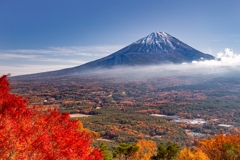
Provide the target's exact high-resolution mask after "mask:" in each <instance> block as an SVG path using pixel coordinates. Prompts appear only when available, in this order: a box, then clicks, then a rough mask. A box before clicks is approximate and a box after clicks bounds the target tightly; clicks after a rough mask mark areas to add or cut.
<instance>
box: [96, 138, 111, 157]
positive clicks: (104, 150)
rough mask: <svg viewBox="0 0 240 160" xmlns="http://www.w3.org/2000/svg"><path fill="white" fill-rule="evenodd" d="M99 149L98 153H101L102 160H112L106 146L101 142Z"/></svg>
mask: <svg viewBox="0 0 240 160" xmlns="http://www.w3.org/2000/svg"><path fill="white" fill-rule="evenodd" d="M99 148H100V152H103V154H104V155H103V159H104V160H112V156H111V155H110V152H109V150H108V146H107V145H105V144H104V142H102V143H101V144H100V146H99Z"/></svg>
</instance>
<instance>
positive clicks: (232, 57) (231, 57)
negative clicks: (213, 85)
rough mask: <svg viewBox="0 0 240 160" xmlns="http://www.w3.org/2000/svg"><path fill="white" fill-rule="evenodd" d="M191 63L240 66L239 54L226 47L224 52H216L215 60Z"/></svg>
mask: <svg viewBox="0 0 240 160" xmlns="http://www.w3.org/2000/svg"><path fill="white" fill-rule="evenodd" d="M192 63H193V64H199V65H202V66H230V67H237V66H240V55H239V54H236V53H234V52H233V50H232V49H230V48H226V49H225V50H224V52H219V53H218V54H217V59H215V60H205V61H193V62H192Z"/></svg>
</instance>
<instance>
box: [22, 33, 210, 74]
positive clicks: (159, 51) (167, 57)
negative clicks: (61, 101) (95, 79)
mask: <svg viewBox="0 0 240 160" xmlns="http://www.w3.org/2000/svg"><path fill="white" fill-rule="evenodd" d="M214 58H215V57H213V56H212V55H209V54H204V53H202V52H200V51H198V50H196V49H194V48H192V47H190V46H188V45H187V44H185V43H183V42H181V41H180V40H178V39H177V38H175V37H173V36H171V35H169V34H167V33H166V32H158V31H157V32H153V33H151V34H150V35H148V36H146V37H144V38H142V39H139V40H138V41H136V42H133V43H132V44H130V45H129V46H126V47H124V48H122V49H121V50H119V51H117V52H115V53H113V54H111V55H109V56H106V57H103V58H101V59H98V60H95V61H92V62H88V63H86V64H83V65H80V66H77V67H74V68H67V69H62V70H58V71H51V72H44V73H37V74H31V75H24V76H19V77H25V78H27V77H29V78H31V77H32V78H37V77H53V76H63V75H77V74H81V73H86V72H91V71H92V70H96V69H105V68H116V67H120V66H141V65H163V64H167V63H173V64H179V63H184V62H186V63H188V62H192V61H202V60H210V59H214Z"/></svg>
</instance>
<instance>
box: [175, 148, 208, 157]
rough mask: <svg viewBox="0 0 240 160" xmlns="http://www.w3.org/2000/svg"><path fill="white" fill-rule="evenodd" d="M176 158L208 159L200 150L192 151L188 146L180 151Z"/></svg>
mask: <svg viewBox="0 0 240 160" xmlns="http://www.w3.org/2000/svg"><path fill="white" fill-rule="evenodd" d="M178 160H209V158H208V156H207V155H206V154H205V153H203V152H202V151H201V150H196V152H195V153H192V152H191V151H190V150H189V149H188V148H185V149H184V150H182V151H181V152H180V155H179V156H178Z"/></svg>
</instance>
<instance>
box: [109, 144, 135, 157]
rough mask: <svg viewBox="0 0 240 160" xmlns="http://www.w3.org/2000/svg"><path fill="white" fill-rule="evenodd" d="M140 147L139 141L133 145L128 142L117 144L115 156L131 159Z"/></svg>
mask: <svg viewBox="0 0 240 160" xmlns="http://www.w3.org/2000/svg"><path fill="white" fill-rule="evenodd" d="M138 149H139V146H137V143H134V144H132V145H129V144H126V143H120V144H119V146H117V148H116V150H115V151H114V152H113V157H114V158H119V159H120V160H121V159H123V160H129V158H130V157H131V156H133V155H134V154H135V153H136V152H137V151H138Z"/></svg>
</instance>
